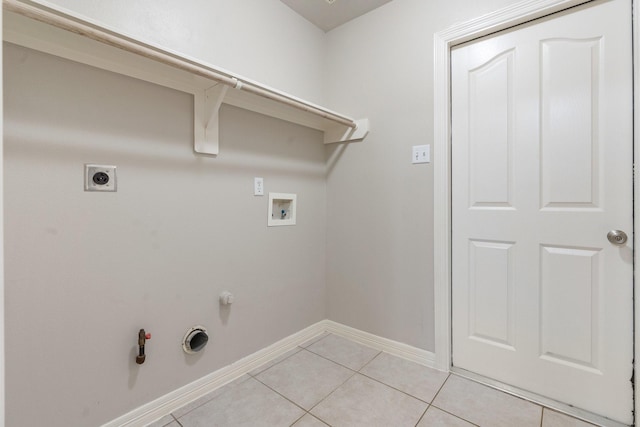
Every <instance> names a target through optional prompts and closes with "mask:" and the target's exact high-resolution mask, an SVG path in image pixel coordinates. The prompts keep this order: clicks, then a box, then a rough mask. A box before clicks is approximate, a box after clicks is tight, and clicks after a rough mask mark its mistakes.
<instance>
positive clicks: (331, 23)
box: [280, 0, 391, 32]
mask: <svg viewBox="0 0 640 427" xmlns="http://www.w3.org/2000/svg"><path fill="white" fill-rule="evenodd" d="M280 1H282V2H283V3H284V4H286V5H287V6H289V7H290V8H291V9H293V10H294V11H296V12H297V13H298V14H300V15H302V16H303V17H304V18H306V19H307V20H308V21H310V22H311V23H313V24H314V25H316V26H317V27H319V28H320V29H322V30H324V31H325V32H326V31H330V30H332V29H334V28H336V27H338V26H340V25H342V24H344V23H345V22H348V21H351V20H352V19H355V18H357V17H359V16H362V15H364V14H365V13H368V12H371V11H372V10H373V9H376V8H378V7H380V6H382V5H383V4H385V3H389V2H390V1H391V0H280Z"/></svg>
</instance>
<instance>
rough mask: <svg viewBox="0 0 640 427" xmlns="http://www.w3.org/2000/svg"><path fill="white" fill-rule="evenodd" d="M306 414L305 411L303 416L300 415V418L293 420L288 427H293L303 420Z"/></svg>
mask: <svg viewBox="0 0 640 427" xmlns="http://www.w3.org/2000/svg"><path fill="white" fill-rule="evenodd" d="M307 414H308V412H306V411H305V413H304V414H302V415H301V416H300V418H298V419H297V420H295V421H294V422H292V423H291V425H290V426H289V427H293V426H294V425H295V424H296V423H297V422H298V421H300V420H301V419H303V418H304V417H305V416H306V415H307Z"/></svg>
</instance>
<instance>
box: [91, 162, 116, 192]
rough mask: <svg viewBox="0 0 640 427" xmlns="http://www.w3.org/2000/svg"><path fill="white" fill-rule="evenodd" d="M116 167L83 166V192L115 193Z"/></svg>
mask: <svg viewBox="0 0 640 427" xmlns="http://www.w3.org/2000/svg"><path fill="white" fill-rule="evenodd" d="M117 190H118V186H117V180H116V167H115V166H105V165H89V164H86V165H84V191H117Z"/></svg>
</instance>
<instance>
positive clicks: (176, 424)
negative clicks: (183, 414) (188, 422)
mask: <svg viewBox="0 0 640 427" xmlns="http://www.w3.org/2000/svg"><path fill="white" fill-rule="evenodd" d="M164 427H182V426H181V425H180V424H178V422H177V421H174V422H172V423H171V424H167V425H166V426H164Z"/></svg>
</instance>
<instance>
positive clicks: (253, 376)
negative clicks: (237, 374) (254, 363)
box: [247, 346, 304, 378]
mask: <svg viewBox="0 0 640 427" xmlns="http://www.w3.org/2000/svg"><path fill="white" fill-rule="evenodd" d="M296 349H297V350H298V351H296V352H294V353H291V354H290V355H288V356H287V357H285V358H284V359H282V360H280V361H278V362H276V363H274V364H273V365H271V366H269V367H268V368H266V369H263V370H262V371H260V372H258V373H257V374H255V375H251V374H250V373H249V372H247V375H249V376H250V377H251V378H255V377H257V376H258V375H260V374H262V373H263V372H267V371H268V370H269V369H271V368H273V367H274V366H277V365H279V364H281V363H282V362H284V361H285V360H287V359H288V358H290V357H291V356H294V355H296V354H298V353H300V351H301V350H304V347H300V346H297V347H294V348H292V349H291V350H289V351H288V352H287V353H289V352H291V351H293V350H296ZM285 354H286V353H285ZM282 356H284V354H282V355H280V356H278V357H282ZM278 357H274V358H273V359H271V360H269V361H268V362H265V363H263V364H262V365H260V366H258V367H257V368H256V369H259V368H261V367H263V366H264V365H267V364H269V363H271V362H273V361H274V360H276V359H277V358H278ZM256 369H252V370H251V372H253V371H255V370H256Z"/></svg>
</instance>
